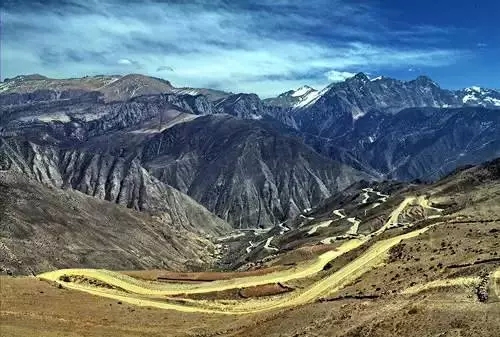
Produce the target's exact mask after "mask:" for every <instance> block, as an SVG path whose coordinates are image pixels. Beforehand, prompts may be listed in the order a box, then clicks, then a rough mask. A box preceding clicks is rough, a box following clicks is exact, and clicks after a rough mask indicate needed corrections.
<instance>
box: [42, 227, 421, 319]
mask: <svg viewBox="0 0 500 337" xmlns="http://www.w3.org/2000/svg"><path fill="white" fill-rule="evenodd" d="M427 229H428V228H423V229H420V230H417V231H413V232H410V233H407V234H403V235H400V236H397V237H394V238H391V239H387V240H383V241H380V242H377V243H375V244H374V245H373V246H372V247H371V248H370V249H368V251H366V252H365V253H364V254H363V255H361V256H360V257H359V258H357V259H355V260H354V261H352V262H351V263H349V264H348V265H346V266H345V267H343V268H342V269H340V270H339V271H337V272H336V273H334V274H332V275H330V276H328V277H326V278H324V279H322V280H321V281H318V282H316V283H315V284H313V285H312V286H310V287H309V288H306V289H304V290H301V291H296V292H294V293H290V294H289V295H285V296H283V297H280V298H275V299H264V300H262V299H258V300H246V301H213V302H209V301H195V300H183V302H184V303H167V302H166V301H165V300H166V298H163V299H162V298H151V296H158V295H157V294H156V293H155V292H154V291H151V289H148V288H141V287H139V286H137V285H134V287H130V285H127V284H126V282H125V281H124V280H123V279H121V278H118V279H115V278H113V277H112V276H111V275H110V276H109V277H108V279H107V282H106V283H108V284H110V285H113V286H116V287H120V288H124V286H125V287H127V288H129V289H130V288H133V289H134V290H137V291H136V294H129V293H125V292H120V291H118V290H112V289H100V288H96V287H93V286H89V285H85V284H77V283H66V282H62V281H61V280H59V278H58V277H57V276H56V277H55V278H54V277H53V276H54V275H59V276H60V275H64V273H62V274H57V273H48V274H43V275H41V276H40V278H42V279H48V280H51V281H55V282H58V283H61V284H63V285H64V286H65V287H67V288H69V289H74V290H80V291H85V292H87V293H91V294H94V295H98V296H104V297H108V298H113V299H116V300H119V301H123V302H125V303H130V304H134V305H140V306H151V307H156V308H162V309H172V310H179V311H184V312H204V313H221V314H233V315H238V314H250V313H257V312H263V311H269V310H275V309H281V308H286V307H291V306H298V305H302V304H305V303H309V302H312V301H314V300H316V299H317V298H319V297H321V296H324V295H327V294H329V293H331V292H334V291H337V290H339V289H341V288H342V287H344V286H345V285H346V284H348V283H350V282H352V281H354V280H355V279H356V278H358V277H359V276H361V275H362V274H363V273H365V272H367V271H369V270H370V269H372V268H374V267H375V266H377V265H379V264H380V263H381V262H382V261H383V260H384V258H385V256H386V253H387V251H388V250H389V249H390V248H391V247H393V246H394V245H396V244H398V243H399V242H401V240H405V239H409V238H412V237H415V236H417V235H419V234H421V233H423V232H425V231H426V230H427ZM82 271H85V270H82ZM78 275H82V274H81V273H80V274H78ZM83 275H84V276H86V277H90V278H92V277H93V275H95V274H93V273H84V274H83ZM139 288H141V289H139ZM203 290H205V291H207V292H211V291H213V290H212V289H210V290H206V289H203ZM178 293H180V294H182V292H178ZM141 295H145V296H146V297H141ZM162 300H163V301H162Z"/></svg>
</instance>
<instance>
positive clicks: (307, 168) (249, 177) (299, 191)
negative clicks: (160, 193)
mask: <svg viewBox="0 0 500 337" xmlns="http://www.w3.org/2000/svg"><path fill="white" fill-rule="evenodd" d="M142 162H143V163H144V165H145V167H146V168H147V169H148V171H149V172H151V174H152V175H154V176H155V177H157V178H158V179H160V180H162V181H164V182H165V183H167V184H169V185H171V186H173V187H175V188H178V189H179V190H181V191H183V192H185V193H187V194H188V195H190V196H192V197H193V198H194V199H195V200H197V201H199V202H200V203H201V204H203V205H205V206H206V207H207V208H208V209H209V210H211V211H213V212H214V213H215V214H217V215H218V216H220V217H222V218H223V219H225V220H227V221H228V222H229V223H230V224H232V225H233V226H234V227H238V228H245V227H269V226H272V225H275V224H277V223H279V222H281V221H283V220H284V219H286V218H288V217H291V216H294V215H297V214H298V213H299V212H301V211H302V210H303V209H305V208H309V207H311V205H314V204H316V203H318V202H319V201H321V200H323V199H324V198H326V197H329V196H330V195H331V194H332V193H334V192H335V191H338V190H341V189H343V188H345V187H347V186H349V185H350V184H351V183H353V182H355V181H357V180H360V179H362V178H366V179H369V176H368V175H366V174H362V173H360V172H359V171H356V170H355V169H352V168H350V167H347V166H345V165H342V164H340V163H337V162H334V161H331V160H329V159H327V158H326V157H322V156H320V155H318V154H317V153H315V152H314V151H313V150H312V149H310V148H309V147H307V146H305V145H304V144H302V143H301V141H300V140H299V139H296V138H291V137H286V136H283V135H281V134H280V133H279V132H277V131H275V130H274V129H273V128H272V127H270V126H268V125H267V124H266V123H264V122H261V121H251V120H241V119H237V118H234V117H231V116H227V115H214V116H204V117H200V118H197V119H196V120H194V121H191V122H189V123H184V124H179V125H176V126H174V127H172V128H170V129H168V130H166V131H165V132H163V133H162V134H161V135H158V136H156V137H154V138H153V139H151V140H150V141H148V143H147V144H146V145H145V147H144V150H143V157H142Z"/></svg>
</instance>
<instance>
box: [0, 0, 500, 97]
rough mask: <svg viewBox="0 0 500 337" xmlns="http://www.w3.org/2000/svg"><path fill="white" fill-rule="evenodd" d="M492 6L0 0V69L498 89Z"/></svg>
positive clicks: (376, 1)
mask: <svg viewBox="0 0 500 337" xmlns="http://www.w3.org/2000/svg"><path fill="white" fill-rule="evenodd" d="M499 13H500V2H498V1H482V2H472V1H469V2H465V1H456V0H439V1H437V0H420V1H384V0H307V1H305V0H304V1H292V0H254V1H240V0H192V1H190V0H145V1H136V0H130V1H118V0H103V1H96V0H60V1H55V0H37V1H29V0H28V1H23V0H6V1H5V0H4V2H3V4H2V12H1V29H2V30H1V68H0V71H1V77H2V79H3V78H6V77H13V76H16V75H19V74H29V73H39V74H43V75H46V76H50V77H56V78H63V77H79V76H84V75H95V74H126V73H142V74H148V75H152V76H156V77H162V78H165V79H168V80H170V81H171V82H172V83H173V84H174V85H176V86H193V87H211V88H218V89H225V90H230V91H233V92H256V93H258V94H259V95H261V96H262V97H268V96H272V95H275V94H278V93H281V92H283V91H286V90H289V89H291V88H296V87H299V86H301V85H304V84H308V85H311V86H314V87H318V88H321V87H323V86H325V85H327V84H328V83H331V82H333V81H339V80H342V79H344V78H346V77H349V76H351V75H352V74H353V73H356V72H359V71H363V72H366V73H368V74H369V75H371V76H377V75H386V76H391V77H396V78H399V79H411V78H414V77H416V76H418V75H421V74H426V75H429V76H430V77H432V78H433V79H434V80H436V81H437V82H439V83H440V84H441V86H443V87H447V88H460V87H465V86H470V85H481V86H487V87H494V88H499V87H500V76H499V74H500V62H499V61H498V60H500V29H499V28H500V27H499V25H500V24H499V21H498V15H499Z"/></svg>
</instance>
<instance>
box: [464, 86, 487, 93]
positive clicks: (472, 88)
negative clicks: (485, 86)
mask: <svg viewBox="0 0 500 337" xmlns="http://www.w3.org/2000/svg"><path fill="white" fill-rule="evenodd" d="M465 90H466V91H475V92H479V93H480V92H482V91H483V90H482V88H481V87H478V86H475V85H474V86H472V87H470V88H467V89H465Z"/></svg>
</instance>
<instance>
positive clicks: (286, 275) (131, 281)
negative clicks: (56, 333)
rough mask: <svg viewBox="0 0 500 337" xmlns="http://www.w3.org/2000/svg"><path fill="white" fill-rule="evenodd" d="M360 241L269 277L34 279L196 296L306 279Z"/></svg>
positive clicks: (91, 274) (56, 274) (55, 275)
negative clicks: (162, 280) (195, 281)
mask: <svg viewBox="0 0 500 337" xmlns="http://www.w3.org/2000/svg"><path fill="white" fill-rule="evenodd" d="M364 242H365V241H363V240H358V239H354V240H349V241H347V242H345V243H344V244H343V245H341V246H340V247H338V248H337V249H336V250H332V251H328V252H326V253H324V254H321V255H320V256H319V257H318V259H317V260H316V261H314V262H313V263H311V264H309V265H306V264H303V265H301V266H299V267H296V268H292V269H287V270H283V271H278V272H273V273H270V274H265V275H259V276H249V277H242V278H234V279H230V280H220V281H213V282H210V283H198V284H189V283H188V284H178V283H157V282H148V281H143V280H139V279H136V278H133V277H130V276H127V275H123V274H121V273H118V272H113V271H109V270H104V269H60V270H56V271H52V272H47V273H44V274H41V275H38V277H39V278H40V279H45V280H50V281H58V280H59V279H60V277H61V276H64V275H67V276H85V277H88V278H93V279H96V280H99V281H101V282H104V283H108V284H112V285H114V286H115V287H118V288H122V289H123V290H125V291H128V292H131V293H136V294H141V295H155V296H168V295H177V294H180V293H181V294H198V293H207V292H214V291H223V290H228V289H235V288H248V287H254V286H259V285H263V284H269V283H277V282H287V281H291V280H295V279H299V278H305V277H309V276H311V275H314V274H316V273H318V272H320V271H321V270H323V267H324V266H325V265H326V264H327V263H328V262H330V261H332V260H334V259H335V258H337V257H339V256H340V255H342V254H344V253H346V252H349V251H351V250H353V249H355V248H357V247H359V246H361V245H362V244H363V243H364ZM62 284H65V285H66V283H65V282H62Z"/></svg>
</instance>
